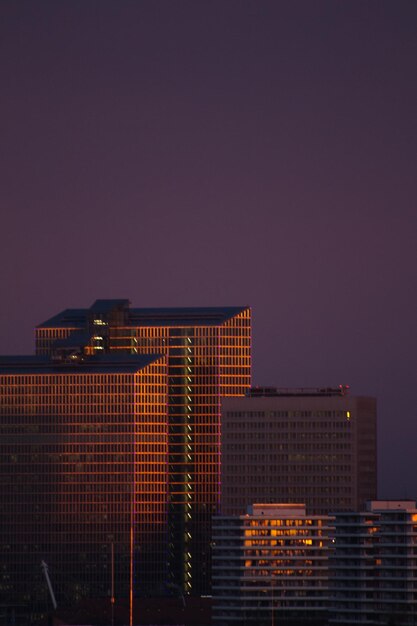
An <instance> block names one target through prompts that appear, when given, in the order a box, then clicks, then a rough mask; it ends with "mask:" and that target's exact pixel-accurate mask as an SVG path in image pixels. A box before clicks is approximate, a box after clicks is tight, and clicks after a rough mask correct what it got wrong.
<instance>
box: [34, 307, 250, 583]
mask: <svg viewBox="0 0 417 626" xmlns="http://www.w3.org/2000/svg"><path fill="white" fill-rule="evenodd" d="M36 350H37V353H38V354H39V355H47V354H49V355H53V354H56V353H60V354H64V353H67V354H71V353H73V352H74V353H83V354H85V355H91V354H113V355H123V354H126V353H130V354H132V355H134V354H154V355H164V356H165V357H166V359H167V375H168V425H167V428H168V444H167V468H168V469H167V471H168V494H167V515H168V524H167V535H168V541H167V543H168V582H169V583H170V584H171V585H177V586H179V587H180V588H181V589H182V590H183V591H185V592H186V593H192V594H202V593H203V594H204V593H207V592H208V591H209V579H210V568H211V555H210V541H211V518H212V516H213V515H214V514H215V513H217V512H218V509H219V498H220V400H221V398H222V397H225V396H241V395H244V394H245V392H246V390H247V389H248V388H249V387H250V381H251V315H250V309H249V308H248V307H229V308H173V309H131V308H130V307H129V302H128V301H127V300H97V301H96V302H95V303H94V305H93V306H92V307H91V308H90V309H67V310H65V311H63V312H62V313H60V314H59V315H57V316H55V317H53V318H51V319H50V320H48V321H46V322H45V323H43V324H40V325H39V326H38V327H37V329H36Z"/></svg>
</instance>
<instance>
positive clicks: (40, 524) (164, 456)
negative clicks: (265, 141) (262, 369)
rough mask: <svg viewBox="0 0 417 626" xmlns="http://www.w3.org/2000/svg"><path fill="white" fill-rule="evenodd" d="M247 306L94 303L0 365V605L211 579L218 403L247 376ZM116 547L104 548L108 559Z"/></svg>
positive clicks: (240, 388)
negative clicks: (50, 581) (52, 594)
mask: <svg viewBox="0 0 417 626" xmlns="http://www.w3.org/2000/svg"><path fill="white" fill-rule="evenodd" d="M250 333H251V327H250V310H249V309H248V308H245V307H243V308H238V307H236V308H207V309H130V307H129V303H128V301H127V300H110V301H109V300H99V301H97V302H96V303H95V304H94V305H93V306H92V307H91V308H90V309H68V310H66V311H64V312H62V313H61V314H59V315H57V316H55V317H54V318H52V319H50V320H48V321H47V322H45V323H44V324H41V325H40V326H38V328H37V329H36V351H37V356H36V357H3V358H2V360H1V366H0V372H1V391H0V428H1V435H2V437H1V443H0V446H1V467H0V477H1V478H0V480H1V481H2V482H1V492H0V516H1V518H0V523H1V528H2V536H1V540H0V541H1V551H0V559H1V561H0V565H1V567H2V572H3V574H2V580H1V581H0V603H1V602H6V603H7V602H9V603H11V602H18V603H22V604H26V605H31V604H33V603H36V601H37V600H36V599H37V598H39V597H40V594H39V589H45V581H44V579H43V578H42V576H43V575H42V572H41V570H40V562H41V560H45V561H47V563H48V565H49V567H50V571H51V577H53V578H54V581H55V586H56V593H57V595H59V597H60V598H61V599H62V600H63V601H64V602H68V603H72V602H74V601H75V600H77V599H78V598H82V597H88V596H90V597H91V596H94V597H96V596H109V595H110V594H111V593H112V583H111V581H112V564H114V572H115V575H114V581H115V589H114V593H115V594H116V596H117V595H118V596H121V595H123V596H124V597H126V594H134V595H139V594H142V595H158V594H161V593H167V592H169V591H171V593H177V594H178V593H186V594H192V595H200V594H204V593H208V592H209V589H210V564H211V555H210V540H211V517H212V515H213V514H214V513H217V512H218V507H219V498H220V399H221V397H222V396H227V395H243V394H244V393H245V391H246V389H247V388H248V387H249V386H250V348H251V335H250ZM112 552H113V553H114V559H112V557H111V555H112Z"/></svg>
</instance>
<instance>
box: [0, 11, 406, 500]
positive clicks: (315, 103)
mask: <svg viewBox="0 0 417 626" xmlns="http://www.w3.org/2000/svg"><path fill="white" fill-rule="evenodd" d="M416 32H417V2H415V0H410V1H408V0H399V1H396V0H391V1H390V2H387V1H384V0H344V1H340V0H339V1H338V0H328V1H324V0H314V1H312V0H305V1H294V0H287V1H286V2H284V1H282V2H281V1H280V0H271V1H267V0H253V1H247V0H178V1H177V0H165V1H159V0H152V1H141V0H135V1H129V0H113V1H109V0H95V1H92V0H70V1H67V2H57V1H56V0H51V1H46V0H45V1H43V0H40V1H38V2H33V0H30V1H25V0H19V2H15V1H13V0H2V2H1V3H0V85H1V92H0V126H1V128H0V161H1V167H0V211H1V230H0V272H1V274H0V276H1V293H2V299H1V303H2V306H1V308H0V353H2V354H24V353H30V352H32V351H33V345H34V344H33V328H34V326H35V325H36V324H37V323H39V322H41V321H43V320H44V319H47V318H48V317H50V316H51V315H53V314H55V313H57V312H59V311H60V310H61V309H64V308H67V307H88V306H90V304H92V302H93V301H94V300H95V299H96V298H129V299H130V300H131V302H132V305H134V306H136V307H141V306H144V307H148V306H203V305H204V306H218V305H251V306H252V307H253V323H254V338H253V353H254V359H253V374H254V382H255V383H256V384H266V385H277V386H315V385H320V386H322V385H323V386H328V385H337V384H339V383H347V384H350V386H351V392H352V393H353V394H363V395H376V396H377V398H378V407H379V495H380V496H381V497H392V498H396V497H398V498H402V497H413V498H415V497H417V461H416V451H417V445H416V444H417V376H416V374H417V367H416V363H417V331H416V327H417V269H416V268H417V203H416V195H417V194H416V187H417V185H416V165H417V154H416V146H417V122H416V119H417V37H416Z"/></svg>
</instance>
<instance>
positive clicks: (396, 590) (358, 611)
mask: <svg viewBox="0 0 417 626" xmlns="http://www.w3.org/2000/svg"><path fill="white" fill-rule="evenodd" d="M334 548H335V549H334V551H333V554H332V557H331V589H330V592H331V597H332V600H331V611H330V613H331V619H330V623H331V624H333V625H334V626H336V625H337V626H348V625H351V624H368V625H374V624H391V625H393V626H394V625H396V624H401V626H414V625H415V624H417V509H416V503H415V502H413V501H407V500H406V501H381V500H379V501H370V502H368V503H367V506H366V510H365V511H362V512H359V513H355V512H351V513H337V514H336V516H335V543H334Z"/></svg>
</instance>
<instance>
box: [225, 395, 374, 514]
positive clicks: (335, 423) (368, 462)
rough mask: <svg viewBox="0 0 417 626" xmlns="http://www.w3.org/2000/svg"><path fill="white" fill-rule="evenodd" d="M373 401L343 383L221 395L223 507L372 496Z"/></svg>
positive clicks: (314, 504)
mask: <svg viewBox="0 0 417 626" xmlns="http://www.w3.org/2000/svg"><path fill="white" fill-rule="evenodd" d="M376 461H377V455H376V400H375V398H371V397H365V396H353V395H350V393H349V390H348V388H347V387H345V386H340V387H336V388H318V389H275V388H272V387H267V388H262V387H255V388H253V389H252V390H251V391H250V392H249V394H248V396H247V397H245V398H225V399H224V400H223V401H222V514H225V515H239V514H243V513H244V512H245V510H246V507H247V506H248V505H249V504H250V503H251V502H305V504H306V506H307V510H308V511H310V512H311V513H314V514H315V515H322V514H327V513H329V512H331V511H350V510H353V511H355V510H356V511H357V510H359V509H360V508H361V507H362V506H363V505H364V503H365V501H366V500H369V499H375V498H376V466H377V463H376Z"/></svg>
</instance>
